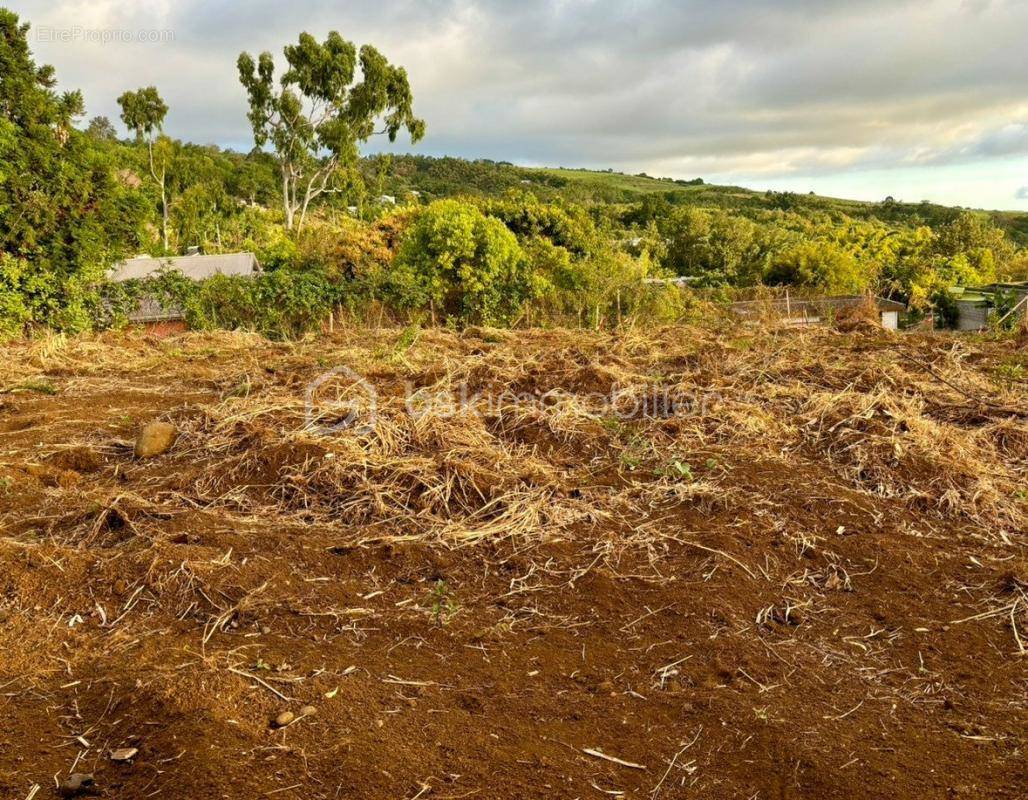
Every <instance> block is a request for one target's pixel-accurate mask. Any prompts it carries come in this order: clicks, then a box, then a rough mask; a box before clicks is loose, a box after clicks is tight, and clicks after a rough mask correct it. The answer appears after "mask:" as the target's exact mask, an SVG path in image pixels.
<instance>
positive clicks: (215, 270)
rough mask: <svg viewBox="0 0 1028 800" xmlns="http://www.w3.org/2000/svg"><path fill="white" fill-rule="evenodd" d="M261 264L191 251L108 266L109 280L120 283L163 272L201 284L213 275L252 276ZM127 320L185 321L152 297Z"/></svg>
mask: <svg viewBox="0 0 1028 800" xmlns="http://www.w3.org/2000/svg"><path fill="white" fill-rule="evenodd" d="M260 269H261V267H260V264H259V263H258V262H257V257H256V256H255V255H254V254H253V253H222V254H218V255H209V256H208V255H200V254H199V253H198V252H193V253H191V254H190V255H185V256H159V257H154V256H148V255H140V256H136V257H134V258H129V259H126V260H125V261H120V262H118V263H117V264H115V265H114V266H113V267H111V270H110V272H109V273H108V276H107V277H108V279H109V280H111V281H114V282H115V283H119V282H122V281H130V280H145V279H146V278H154V277H157V276H158V275H160V274H161V273H164V272H171V271H175V272H180V273H182V274H183V275H184V276H185V277H187V278H189V279H190V280H194V281H203V280H206V279H207V278H212V277H214V276H215V275H241V276H245V277H253V276H254V275H258V274H259V273H260ZM128 318H129V321H130V322H134V323H138V324H144V325H154V324H157V323H174V322H179V321H181V320H183V319H184V318H185V314H184V312H183V310H182V309H181V308H176V307H174V306H166V305H164V304H162V303H161V302H160V301H159V300H158V299H157V298H155V297H147V296H144V297H142V298H140V300H139V306H138V308H137V309H136V310H135V311H133V312H132V313H131V314H129V317H128Z"/></svg>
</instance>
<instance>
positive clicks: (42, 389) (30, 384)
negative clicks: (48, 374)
mask: <svg viewBox="0 0 1028 800" xmlns="http://www.w3.org/2000/svg"><path fill="white" fill-rule="evenodd" d="M7 391H8V392H10V393H11V394H15V393H17V392H35V393H36V394H49V395H53V394H57V387H56V386H54V385H53V384H52V383H50V381H47V380H43V379H42V378H28V379H26V380H24V381H22V382H21V383H16V384H14V385H13V386H11V387H10V388H8V389H7Z"/></svg>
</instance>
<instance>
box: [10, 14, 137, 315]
mask: <svg viewBox="0 0 1028 800" xmlns="http://www.w3.org/2000/svg"><path fill="white" fill-rule="evenodd" d="M28 30H29V26H28V25H27V24H22V23H20V22H19V20H18V16H17V15H16V14H14V13H12V12H11V11H8V10H6V9H3V8H0V298H2V300H0V329H2V331H0V332H2V333H3V334H4V335H14V334H17V333H18V332H19V331H20V330H21V329H22V328H24V327H25V326H26V325H29V324H39V323H46V324H50V325H53V326H55V327H60V328H67V329H76V328H81V327H85V326H87V325H88V323H89V316H88V307H89V302H90V299H91V297H92V296H93V294H92V288H91V287H93V286H94V285H95V284H96V282H97V281H99V280H100V279H101V278H102V276H103V272H104V269H105V267H106V265H108V264H110V263H111V261H112V260H113V259H114V258H115V257H116V256H118V255H120V254H121V253H122V252H123V251H124V249H125V247H126V246H127V245H128V243H130V242H132V241H133V237H134V232H135V229H136V226H137V225H138V222H139V219H140V208H139V207H138V205H136V204H135V202H134V196H133V195H132V193H131V192H129V191H128V190H127V189H125V188H124V187H121V186H120V185H118V184H117V182H116V181H114V179H113V176H112V170H111V165H110V163H109V162H108V161H107V160H106V159H107V156H106V155H104V154H103V153H101V152H99V151H97V149H96V148H95V146H94V143H93V141H92V140H91V139H89V138H88V137H87V136H86V135H85V134H84V133H82V132H80V131H78V130H76V129H75V128H74V127H73V125H72V123H73V121H74V120H75V118H76V117H78V116H80V115H81V113H82V96H81V95H80V94H79V93H78V92H66V93H64V94H58V93H57V92H56V91H55V90H54V86H55V84H56V78H55V75H54V71H53V68H52V67H49V66H37V65H36V63H35V62H34V61H33V59H32V55H31V52H30V51H29V46H28Z"/></svg>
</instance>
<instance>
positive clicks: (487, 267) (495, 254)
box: [383, 200, 535, 323]
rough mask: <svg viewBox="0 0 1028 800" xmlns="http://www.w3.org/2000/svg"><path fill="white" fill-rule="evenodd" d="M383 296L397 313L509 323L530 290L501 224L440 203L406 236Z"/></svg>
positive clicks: (525, 268)
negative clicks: (401, 310)
mask: <svg viewBox="0 0 1028 800" xmlns="http://www.w3.org/2000/svg"><path fill="white" fill-rule="evenodd" d="M383 291H384V294H385V298H386V299H387V300H388V301H389V302H392V303H393V304H394V305H396V306H397V307H399V308H406V309H412V308H425V307H428V308H430V309H431V310H432V311H433V314H439V315H441V316H442V317H444V318H447V319H452V320H456V321H459V322H461V323H472V322H473V323H509V322H511V321H512V320H513V319H514V318H515V317H516V316H517V314H518V312H519V310H520V309H521V307H522V305H523V304H524V302H525V300H527V299H528V298H529V297H531V296H533V295H534V293H535V287H534V284H533V281H532V277H531V271H530V268H529V262H528V259H527V258H526V257H525V253H524V251H523V250H522V249H521V246H520V245H519V244H518V241H517V238H516V237H515V236H514V234H513V233H511V232H510V230H508V229H507V227H506V226H505V225H504V224H503V223H502V222H500V221H499V220H497V219H493V218H491V217H487V216H485V215H484V214H483V213H482V212H481V211H480V210H479V209H478V208H476V207H475V206H473V205H470V204H468V203H463V202H460V201H457V200H442V201H438V202H435V203H432V204H431V205H429V206H428V207H427V208H426V209H425V210H424V212H423V213H422V214H421V215H420V216H419V217H418V218H417V220H416V221H415V222H414V224H413V226H412V227H411V229H410V230H409V231H408V232H407V235H406V236H405V237H404V239H403V242H402V244H401V246H400V251H399V253H398V254H397V256H396V260H395V262H394V263H393V265H392V267H391V268H390V269H389V270H388V271H387V274H386V275H385V280H384V286H383Z"/></svg>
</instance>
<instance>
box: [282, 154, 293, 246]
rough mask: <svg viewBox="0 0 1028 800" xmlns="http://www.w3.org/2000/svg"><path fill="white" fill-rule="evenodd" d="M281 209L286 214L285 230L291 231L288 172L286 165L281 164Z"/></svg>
mask: <svg viewBox="0 0 1028 800" xmlns="http://www.w3.org/2000/svg"><path fill="white" fill-rule="evenodd" d="M282 210H283V211H285V214H286V230H287V231H291V230H292V229H293V204H292V201H291V198H290V197H289V173H288V172H287V171H286V165H285V164H283V165H282Z"/></svg>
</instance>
